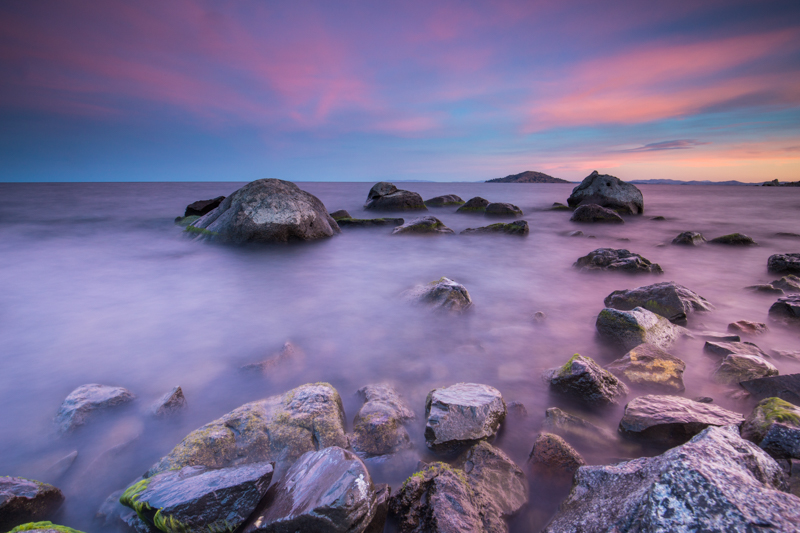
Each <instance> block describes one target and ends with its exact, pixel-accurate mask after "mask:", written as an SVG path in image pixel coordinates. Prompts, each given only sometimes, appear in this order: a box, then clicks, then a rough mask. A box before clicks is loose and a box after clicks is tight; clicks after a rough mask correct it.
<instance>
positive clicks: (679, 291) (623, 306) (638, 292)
mask: <svg viewBox="0 0 800 533" xmlns="http://www.w3.org/2000/svg"><path fill="white" fill-rule="evenodd" d="M603 303H604V304H605V306H606V307H612V308H614V309H619V310H620V311H629V310H631V309H633V308H635V307H643V308H645V309H647V310H648V311H652V312H653V313H656V314H658V315H661V316H663V317H664V318H666V319H667V320H669V321H670V322H683V321H685V320H686V317H687V316H688V315H689V314H691V313H693V312H694V311H711V310H712V309H714V306H713V305H711V302H709V301H708V300H706V299H705V298H703V297H702V296H700V295H699V294H697V293H696V292H694V291H692V290H689V289H687V288H686V287H684V286H683V285H678V284H677V283H675V282H674V281H665V282H662V283H654V284H653V285H647V286H644V287H637V288H635V289H630V290H619V291H614V292H612V293H611V294H609V295H608V296H606V299H605V300H603Z"/></svg>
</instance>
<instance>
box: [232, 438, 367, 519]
mask: <svg viewBox="0 0 800 533" xmlns="http://www.w3.org/2000/svg"><path fill="white" fill-rule="evenodd" d="M377 509H378V505H377V498H376V494H375V487H374V486H373V484H372V478H371V477H370V475H369V472H368V471H367V467H366V466H364V463H363V462H361V460H360V459H359V458H358V457H357V456H356V455H355V454H354V453H352V452H349V451H347V450H344V449H342V448H340V447H338V446H333V447H330V448H325V449H324V450H320V451H315V452H308V453H306V454H304V455H303V456H302V457H300V459H298V460H297V462H296V463H295V464H294V465H293V466H292V467H291V468H290V469H289V471H288V472H286V476H284V477H283V479H281V480H280V481H278V483H276V484H275V486H273V487H272V489H270V491H269V494H268V495H267V497H266V499H265V501H264V503H263V504H262V505H261V506H260V507H259V509H258V510H257V511H256V512H255V513H253V515H252V516H251V517H250V519H249V520H248V521H247V523H246V524H245V525H244V526H243V527H242V529H241V533H256V532H258V533H288V532H295V531H314V532H318V533H362V532H363V531H365V530H366V529H367V528H368V527H369V526H370V524H371V523H372V520H373V518H375V514H376V512H377Z"/></svg>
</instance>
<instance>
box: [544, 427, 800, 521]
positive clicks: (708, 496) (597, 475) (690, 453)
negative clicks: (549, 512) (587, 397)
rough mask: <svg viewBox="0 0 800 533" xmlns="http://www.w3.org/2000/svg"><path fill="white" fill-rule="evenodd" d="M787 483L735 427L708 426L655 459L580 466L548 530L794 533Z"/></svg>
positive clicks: (796, 505)
mask: <svg viewBox="0 0 800 533" xmlns="http://www.w3.org/2000/svg"><path fill="white" fill-rule="evenodd" d="M783 478H784V476H783V472H782V471H781V468H780V466H779V465H778V464H777V463H776V462H775V461H774V460H772V459H771V458H770V457H769V456H768V455H767V454H765V453H764V452H763V451H762V450H760V449H759V448H758V447H757V446H755V445H753V444H751V443H750V442H748V441H746V440H743V439H742V438H741V437H740V436H739V433H738V430H737V429H736V428H735V427H726V428H716V427H710V428H708V429H706V430H704V431H703V432H702V433H701V434H699V435H697V436H696V437H695V438H693V439H692V440H691V442H689V443H687V444H684V445H683V446H680V447H677V448H673V449H671V450H668V451H667V452H665V453H664V454H662V455H659V456H657V457H643V458H640V459H634V460H632V461H626V462H622V463H619V464H615V465H609V466H586V467H582V468H580V469H579V470H578V472H577V473H576V474H575V480H574V485H573V489H572V492H571V493H570V495H569V497H568V498H567V499H566V500H565V501H564V503H563V504H562V505H561V508H560V510H559V512H558V513H557V514H556V516H555V517H554V518H553V520H552V521H551V522H550V524H549V525H548V526H547V528H546V529H545V532H547V533H561V532H565V533H566V532H575V531H580V532H582V533H595V532H597V533H600V532H609V531H620V532H621V531H629V532H633V531H642V532H644V531H653V532H655V531H659V532H661V531H663V532H667V531H743V532H744V531H752V532H755V531H767V530H769V531H796V530H797V524H798V523H800V499H799V498H797V497H796V496H792V495H791V494H787V493H785V492H782V490H783V489H784V488H785V485H784V481H783Z"/></svg>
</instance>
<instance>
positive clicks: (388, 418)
mask: <svg viewBox="0 0 800 533" xmlns="http://www.w3.org/2000/svg"><path fill="white" fill-rule="evenodd" d="M358 392H359V393H360V394H362V395H363V396H364V397H365V400H366V401H365V403H364V405H362V406H361V409H359V411H358V413H356V417H355V419H354V420H353V436H352V437H351V438H350V445H351V446H352V447H353V450H354V451H355V452H356V453H357V454H359V455H361V456H362V457H374V456H380V455H388V454H392V453H396V452H398V451H400V450H403V449H406V448H410V447H411V439H410V438H409V436H408V431H406V428H405V427H404V426H403V424H404V423H405V422H408V421H409V420H413V419H414V412H413V411H412V410H411V409H410V408H409V407H408V406H407V405H406V403H405V402H404V401H403V400H402V399H401V398H400V396H398V394H397V391H395V390H394V388H393V387H392V386H390V385H386V384H378V385H367V386H366V387H364V388H362V389H360V390H359V391H358Z"/></svg>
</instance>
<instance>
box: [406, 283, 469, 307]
mask: <svg viewBox="0 0 800 533" xmlns="http://www.w3.org/2000/svg"><path fill="white" fill-rule="evenodd" d="M402 296H403V298H404V299H405V300H407V301H410V302H413V303H418V304H422V305H426V306H429V307H431V308H433V309H434V310H441V311H449V312H452V313H462V312H464V311H466V310H467V309H469V308H470V307H471V306H472V297H471V296H470V295H469V292H468V291H467V288H466V287H464V286H463V285H462V284H460V283H457V282H455V281H453V280H451V279H449V278H445V277H442V278H439V279H438V280H437V281H432V282H430V283H428V284H426V285H417V286H416V287H414V288H413V289H409V290H408V291H405V292H404V293H403V295H402Z"/></svg>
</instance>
